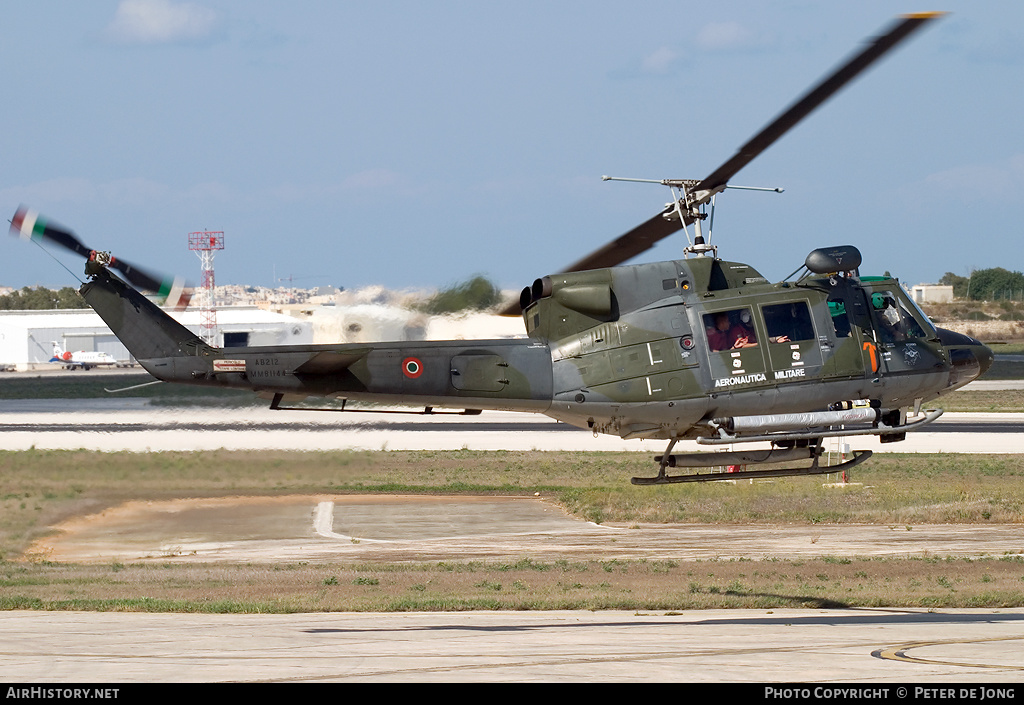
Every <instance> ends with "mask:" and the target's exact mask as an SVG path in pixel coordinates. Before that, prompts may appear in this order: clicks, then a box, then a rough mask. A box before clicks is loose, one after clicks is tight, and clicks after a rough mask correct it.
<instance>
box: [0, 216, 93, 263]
mask: <svg viewBox="0 0 1024 705" xmlns="http://www.w3.org/2000/svg"><path fill="white" fill-rule="evenodd" d="M11 234H12V235H17V236H18V237H20V238H22V239H23V240H34V241H36V242H41V241H49V242H53V243H56V244H57V245H60V246H61V247H64V248H66V249H68V250H71V251H72V252H74V253H76V254H78V255H81V256H82V257H88V256H89V254H90V253H91V252H92V250H91V249H90V248H89V247H86V246H85V244H84V243H83V242H82V241H81V240H79V239H78V238H77V237H76V236H75V234H74V233H72V232H71V231H70V230H66V229H64V228H62V227H60V226H59V225H56V224H54V223H50V222H48V221H47V220H46V219H44V218H43V217H42V216H40V215H39V213H38V212H37V211H33V210H29V209H28V208H25V207H24V206H22V207H21V208H19V209H18V212H17V213H15V214H14V218H12V219H11Z"/></svg>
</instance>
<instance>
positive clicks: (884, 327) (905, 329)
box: [871, 291, 925, 343]
mask: <svg viewBox="0 0 1024 705" xmlns="http://www.w3.org/2000/svg"><path fill="white" fill-rule="evenodd" d="M871 313H872V315H873V316H874V319H875V326H876V327H877V328H878V337H879V340H881V342H883V343H899V342H903V341H904V340H910V339H912V338H923V337H925V333H924V330H922V329H921V326H920V325H919V324H918V322H917V321H916V320H915V319H914V317H913V316H912V315H911V313H910V311H908V310H907V307H906V306H905V305H904V304H903V302H902V301H901V300H900V299H899V298H898V297H897V296H896V295H894V294H893V293H892V292H891V291H876V292H874V293H873V294H871Z"/></svg>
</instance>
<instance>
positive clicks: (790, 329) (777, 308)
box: [761, 301, 814, 343]
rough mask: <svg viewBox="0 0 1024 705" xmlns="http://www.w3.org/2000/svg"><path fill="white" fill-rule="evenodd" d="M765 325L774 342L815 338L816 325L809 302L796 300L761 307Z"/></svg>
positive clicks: (770, 338)
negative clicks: (808, 306)
mask: <svg viewBox="0 0 1024 705" xmlns="http://www.w3.org/2000/svg"><path fill="white" fill-rule="evenodd" d="M761 310H762V311H763V312H764V325H765V327H766V328H767V329H768V340H769V342H772V343H788V342H796V341H800V340H812V339H813V338H814V325H813V324H812V323H811V312H810V310H808V308H807V302H805V301H794V302H792V303H787V304H773V305H771V306H765V307H763V308H762V309H761Z"/></svg>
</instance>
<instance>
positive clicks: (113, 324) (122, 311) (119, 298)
mask: <svg viewBox="0 0 1024 705" xmlns="http://www.w3.org/2000/svg"><path fill="white" fill-rule="evenodd" d="M79 293H81V294H82V296H83V297H84V298H85V300H86V302H87V303H88V304H89V305H90V306H91V307H92V308H93V310H95V311H96V313H98V314H99V315H100V318H102V319H103V321H104V322H105V323H106V324H107V326H108V327H109V328H110V330H111V331H112V332H113V333H114V335H116V336H117V337H118V339H119V340H120V341H121V342H122V343H124V346H125V347H126V348H128V352H130V353H131V354H132V356H133V357H134V358H135V359H136V360H138V361H139V363H140V364H141V365H142V366H143V367H145V368H146V369H147V370H149V371H150V372H151V373H153V374H154V375H156V376H157V377H161V378H162V375H160V374H157V372H155V371H154V370H153V369H150V367H151V365H149V364H147V361H151V360H152V361H158V360H164V361H166V359H167V358H177V357H192V358H195V357H196V356H197V355H198V354H199V350H200V349H201V348H205V349H206V350H209V346H207V345H206V343H205V342H203V340H202V339H201V338H200V337H199V336H197V335H196V334H195V333H193V332H192V331H190V330H189V329H188V328H186V327H185V326H183V325H181V324H180V323H178V322H177V321H175V320H174V319H173V318H171V317H170V316H168V315H167V314H166V313H164V312H163V311H161V310H160V309H159V307H157V306H156V305H155V304H154V303H153V302H151V301H150V300H149V299H147V298H146V297H145V296H143V295H142V294H140V293H139V292H137V291H135V289H133V288H131V287H130V286H128V285H127V284H125V283H124V282H123V281H121V280H120V279H118V278H117V277H115V276H114V275H112V274H111V273H110V272H109V271H107V270H106V269H102V270H100V271H99V273H98V274H96V275H95V276H94V277H93V279H92V280H91V281H88V282H86V283H85V284H83V285H82V288H81V289H80V290H79ZM158 364H159V363H158Z"/></svg>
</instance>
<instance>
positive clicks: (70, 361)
mask: <svg viewBox="0 0 1024 705" xmlns="http://www.w3.org/2000/svg"><path fill="white" fill-rule="evenodd" d="M50 362H59V363H60V364H62V365H64V367H65V368H67V369H69V370H74V369H78V368H82V369H83V370H89V369H92V368H93V367H109V366H117V364H118V363H117V360H115V359H114V358H113V357H112V356H111V355H110V354H109V353H105V352H89V351H86V350H79V351H78V352H67V351H65V350H63V349H61V346H60V344H59V343H57V342H56V341H54V342H53V357H51V358H50Z"/></svg>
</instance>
